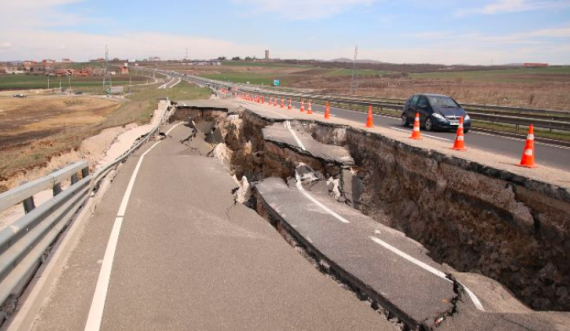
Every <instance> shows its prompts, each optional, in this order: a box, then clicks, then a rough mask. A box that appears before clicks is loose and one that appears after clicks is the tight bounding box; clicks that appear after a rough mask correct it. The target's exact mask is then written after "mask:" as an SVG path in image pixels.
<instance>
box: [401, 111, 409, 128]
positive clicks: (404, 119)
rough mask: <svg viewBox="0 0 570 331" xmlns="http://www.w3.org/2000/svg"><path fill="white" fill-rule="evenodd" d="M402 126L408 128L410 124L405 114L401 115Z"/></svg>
mask: <svg viewBox="0 0 570 331" xmlns="http://www.w3.org/2000/svg"><path fill="white" fill-rule="evenodd" d="M402 126H403V127H405V128H407V127H408V126H410V122H409V121H408V116H407V115H406V114H405V113H404V114H402Z"/></svg>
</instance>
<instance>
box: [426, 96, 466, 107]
mask: <svg viewBox="0 0 570 331" xmlns="http://www.w3.org/2000/svg"><path fill="white" fill-rule="evenodd" d="M428 99H429V103H430V104H431V106H432V107H441V108H460V107H459V105H458V104H457V103H455V101H453V99H451V98H450V97H440V96H428Z"/></svg>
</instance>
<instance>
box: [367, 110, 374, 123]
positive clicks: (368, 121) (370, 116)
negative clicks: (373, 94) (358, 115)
mask: <svg viewBox="0 0 570 331" xmlns="http://www.w3.org/2000/svg"><path fill="white" fill-rule="evenodd" d="M366 127H367V128H373V127H374V120H373V119H372V106H368V118H367V119H366Z"/></svg>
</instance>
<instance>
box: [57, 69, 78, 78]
mask: <svg viewBox="0 0 570 331" xmlns="http://www.w3.org/2000/svg"><path fill="white" fill-rule="evenodd" d="M53 74H54V75H56V76H57V77H62V76H74V75H75V70H73V69H57V70H56V71H54V72H53Z"/></svg>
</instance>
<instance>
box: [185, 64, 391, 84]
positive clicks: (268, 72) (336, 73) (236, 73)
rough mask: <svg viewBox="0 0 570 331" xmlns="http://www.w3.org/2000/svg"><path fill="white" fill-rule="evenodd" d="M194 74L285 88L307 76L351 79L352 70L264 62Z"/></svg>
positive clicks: (362, 72) (362, 73) (378, 72)
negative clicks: (278, 85)
mask: <svg viewBox="0 0 570 331" xmlns="http://www.w3.org/2000/svg"><path fill="white" fill-rule="evenodd" d="M195 70H196V74H198V75H199V76H202V77H206V78H209V79H216V80H221V81H229V82H233V83H247V82H249V83H250V84H255V85H266V86H267V85H272V84H273V80H274V79H278V80H279V82H280V86H285V87H286V86H288V85H290V84H291V83H292V82H295V81H302V80H304V79H305V78H306V77H314V76H323V77H350V76H352V70H351V69H342V68H321V67H317V66H308V65H292V64H287V63H263V62H237V61H225V62H223V63H222V65H221V66H217V67H204V68H199V67H198V68H195ZM355 73H356V75H358V76H373V77H378V76H384V75H386V74H387V73H388V72H387V71H384V70H364V69H359V70H356V71H355Z"/></svg>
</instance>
